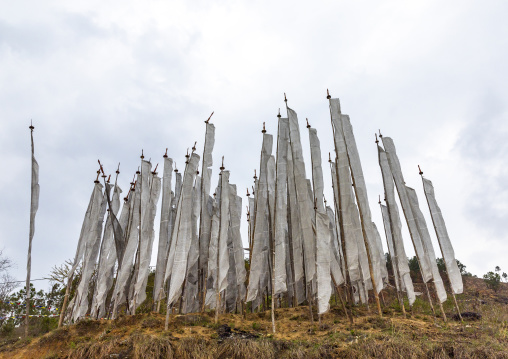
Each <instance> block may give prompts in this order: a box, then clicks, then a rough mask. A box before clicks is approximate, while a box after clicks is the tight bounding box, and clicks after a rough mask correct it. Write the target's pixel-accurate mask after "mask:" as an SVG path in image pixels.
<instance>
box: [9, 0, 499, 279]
mask: <svg viewBox="0 0 508 359" xmlns="http://www.w3.org/2000/svg"><path fill="white" fill-rule="evenodd" d="M507 13H508V4H507V3H506V2H504V1H488V2H486V1H483V2H478V1H464V0H461V1H447V2H443V1H409V2H408V1H354V2H352V1H328V2H327V1H313V2H309V1H295V0H293V1H277V2H274V1H263V0H260V1H227V0H221V1H192V2H190V1H179V0H172V1H130V0H122V1H108V2H104V1H73V2H69V1H57V0H53V1H52V0H48V1H44V2H40V1H16V2H6V1H4V4H3V5H2V11H1V12H0V154H1V156H2V168H3V173H4V174H3V175H2V176H1V179H0V181H1V182H0V183H1V185H0V198H1V199H0V203H1V205H0V248H3V250H4V254H6V255H7V256H9V257H11V258H12V259H13V260H14V262H15V263H16V264H17V267H16V268H15V269H14V270H13V273H12V274H13V275H14V276H15V277H16V278H17V279H23V278H24V276H25V263H26V250H27V245H28V223H29V202H30V194H29V185H30V135H29V129H28V126H29V123H30V119H33V121H34V125H35V143H36V157H37V160H38V162H39V165H40V185H41V197H40V208H39V212H38V214H37V218H36V232H35V238H34V244H33V253H32V254H33V258H32V263H33V272H32V278H41V277H43V276H45V275H47V274H48V272H49V270H50V269H51V267H52V266H53V265H56V264H60V263H62V262H63V261H64V260H66V259H68V258H71V257H73V256H74V253H75V248H76V244H77V240H78V236H79V232H80V228H81V224H82V220H83V215H84V213H85V210H86V206H87V204H88V200H89V197H90V193H91V190H92V187H93V180H94V177H95V171H96V170H97V159H99V158H100V159H101V161H102V162H103V163H104V164H105V169H106V171H107V172H113V171H114V170H115V169H116V165H117V163H118V162H121V175H120V185H121V187H123V189H124V190H126V189H127V188H128V182H130V180H131V179H132V175H133V173H134V171H135V170H136V168H137V166H138V165H139V155H140V153H141V149H144V152H145V155H146V156H147V157H149V158H152V162H153V163H154V165H155V163H157V162H161V161H162V155H163V154H164V151H165V148H166V147H167V148H169V151H168V152H169V154H170V156H171V157H173V158H174V160H175V161H176V164H177V166H178V167H179V168H180V169H183V164H184V155H185V151H186V149H187V148H188V147H191V146H192V144H193V143H194V141H198V147H199V148H200V149H199V150H198V152H201V151H202V150H201V148H202V142H203V138H204V124H203V121H204V120H206V118H208V116H209V115H210V113H211V112H212V111H215V115H214V117H213V121H212V122H213V123H215V125H216V147H215V151H214V159H215V163H214V177H213V181H214V182H216V181H217V172H218V167H219V158H220V156H222V155H224V156H225V165H226V167H227V169H229V170H231V178H230V180H231V182H232V183H236V184H237V185H238V187H239V189H240V191H241V193H242V195H243V194H244V191H245V188H246V187H250V185H251V183H252V182H251V181H252V175H253V170H254V168H256V167H257V166H259V153H260V148H261V132H260V131H261V128H262V123H263V122H264V121H266V126H267V130H268V131H269V132H270V133H275V131H276V115H277V111H278V108H279V107H284V102H283V98H284V97H283V94H284V92H286V93H287V96H288V100H289V102H288V103H289V105H290V107H292V108H294V109H295V110H296V111H297V113H298V114H299V117H300V124H301V133H302V138H303V146H304V153H305V156H306V158H307V159H309V158H310V150H309V148H308V134H307V129H306V128H305V127H304V126H303V124H304V121H305V117H308V118H309V121H310V123H311V124H312V126H313V127H315V128H317V130H318V135H319V136H320V139H321V144H322V152H323V163H324V164H325V165H327V162H325V161H326V160H327V159H328V152H329V151H332V149H333V143H332V135H331V126H330V118H329V110H328V103H327V100H326V89H327V88H328V89H330V93H331V94H332V96H333V97H339V98H340V99H341V103H342V108H343V111H344V113H347V114H349V115H350V116H351V121H352V123H353V126H354V130H355V136H356V139H357V142H358V147H359V151H360V156H361V158H362V163H363V169H364V172H365V177H366V181H367V185H368V192H369V200H370V203H371V209H372V212H373V215H374V221H375V222H376V223H377V224H378V227H379V228H382V227H381V216H380V211H379V209H378V204H377V197H378V194H381V193H382V191H383V190H382V181H381V175H380V170H379V166H378V164H377V151H376V147H375V144H374V132H376V131H377V130H378V129H381V131H382V132H383V134H384V135H386V136H391V137H392V138H393V139H394V141H395V144H396V146H397V151H398V154H399V156H400V160H401V164H402V169H403V171H404V174H405V178H406V182H407V184H408V185H409V186H412V187H414V188H416V190H417V192H418V195H419V197H420V202H422V201H423V203H425V202H424V198H423V192H422V186H421V181H420V178H419V175H418V172H417V165H418V164H420V165H421V166H422V169H423V171H424V172H425V175H426V176H427V177H428V178H429V179H431V180H432V181H433V183H434V185H435V188H436V194H437V199H438V202H439V203H440V206H441V209H442V211H443V213H444V216H445V220H446V221H447V225H448V231H449V234H450V237H451V240H452V243H453V245H454V247H455V252H456V256H457V258H458V259H460V260H461V261H462V262H463V263H465V264H466V265H467V269H468V270H469V271H471V272H473V273H474V274H477V275H482V274H484V273H485V272H487V271H489V270H492V269H493V268H494V266H496V265H499V266H501V268H502V269H504V270H506V271H508V260H507V255H506V254H507V253H508V235H507V234H506V227H505V226H506V220H507V219H508V189H507V188H506V184H507V183H508V166H507V165H508V164H507V163H506V162H507V161H506V160H507V159H508V121H507V117H508V113H507V107H506V103H507V101H506V99H507V98H508V86H506V82H507V75H508V70H507V66H506V64H507V63H508V36H506V34H507V33H508V32H507V31H508V22H506V14H507ZM282 114H283V115H285V110H283V111H282ZM307 168H308V170H309V169H310V167H309V166H307ZM308 173H309V174H310V172H308ZM324 173H325V181H326V182H325V185H326V186H327V187H328V189H327V192H326V193H327V195H328V197H329V198H331V190H330V189H329V187H330V185H331V180H330V172H329V169H328V167H327V166H326V167H325V168H324ZM424 212H425V213H426V214H428V210H427V208H425V209H424ZM243 218H244V221H243V224H242V225H244V228H245V224H246V222H245V216H244V217H243ZM427 218H428V220H429V225H430V218H429V217H428V216H427ZM157 228H158V226H157ZM432 235H433V237H434V238H433V239H434V240H435V236H434V233H432ZM405 243H406V248H407V254H408V255H413V253H414V252H413V249H412V245H411V243H410V239H409V235H408V233H407V231H406V232H405ZM154 248H156V246H154ZM154 256H155V253H154Z"/></svg>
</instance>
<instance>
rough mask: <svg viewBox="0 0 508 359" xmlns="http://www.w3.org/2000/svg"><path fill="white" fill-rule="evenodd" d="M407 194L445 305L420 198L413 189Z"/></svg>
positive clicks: (433, 275)
mask: <svg viewBox="0 0 508 359" xmlns="http://www.w3.org/2000/svg"><path fill="white" fill-rule="evenodd" d="M406 192H407V195H408V197H409V203H410V204H411V210H412V211H413V215H414V216H415V220H416V225H417V226H418V231H419V232H420V238H421V239H422V245H423V249H424V252H425V254H426V255H427V256H428V258H429V262H430V267H431V269H432V278H433V280H434V285H435V287H436V292H437V296H438V298H439V301H440V302H441V303H443V302H444V301H445V300H446V298H447V295H446V290H445V287H444V284H443V280H442V279H441V275H440V274H439V269H438V267H437V262H436V253H435V252H434V246H433V245H432V240H431V239H430V233H429V229H428V228H427V222H426V221H425V217H424V216H423V213H422V211H421V210H420V205H419V203H418V196H417V195H416V191H415V190H414V189H413V188H410V187H407V186H406Z"/></svg>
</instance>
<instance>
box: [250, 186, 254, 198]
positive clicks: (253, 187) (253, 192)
mask: <svg viewBox="0 0 508 359" xmlns="http://www.w3.org/2000/svg"><path fill="white" fill-rule="evenodd" d="M251 188H252V195H253V196H254V195H255V193H254V186H251Z"/></svg>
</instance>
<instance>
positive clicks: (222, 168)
mask: <svg viewBox="0 0 508 359" xmlns="http://www.w3.org/2000/svg"><path fill="white" fill-rule="evenodd" d="M225 168H226V167H224V156H222V166H220V170H221V171H224V169H225Z"/></svg>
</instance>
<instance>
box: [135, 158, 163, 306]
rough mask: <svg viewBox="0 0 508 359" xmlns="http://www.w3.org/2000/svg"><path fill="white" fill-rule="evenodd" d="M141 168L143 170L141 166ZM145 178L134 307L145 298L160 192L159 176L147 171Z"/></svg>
mask: <svg viewBox="0 0 508 359" xmlns="http://www.w3.org/2000/svg"><path fill="white" fill-rule="evenodd" d="M143 162H145V161H143ZM150 167H151V166H150ZM141 168H142V171H143V166H142V167H141ZM148 168H149V166H146V168H145V169H146V170H148ZM142 176H143V173H142ZM147 178H148V181H147V182H148V185H147V186H146V190H147V191H148V195H147V198H148V200H147V203H146V208H145V210H144V211H143V209H142V211H141V214H142V215H143V220H142V222H141V238H140V241H139V259H140V262H139V267H138V276H137V280H136V284H135V289H134V298H135V299H136V308H137V307H139V306H140V305H141V304H142V303H143V301H144V300H145V299H146V284H147V282H148V275H149V274H150V260H151V258H152V248H153V241H154V238H155V229H154V224H155V223H154V222H155V215H156V213H157V202H158V201H159V197H160V193H161V178H160V177H159V176H157V175H154V174H152V173H151V172H149V173H148V176H147ZM144 181H145V180H144ZM142 190H145V187H142ZM142 197H143V193H142Z"/></svg>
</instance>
